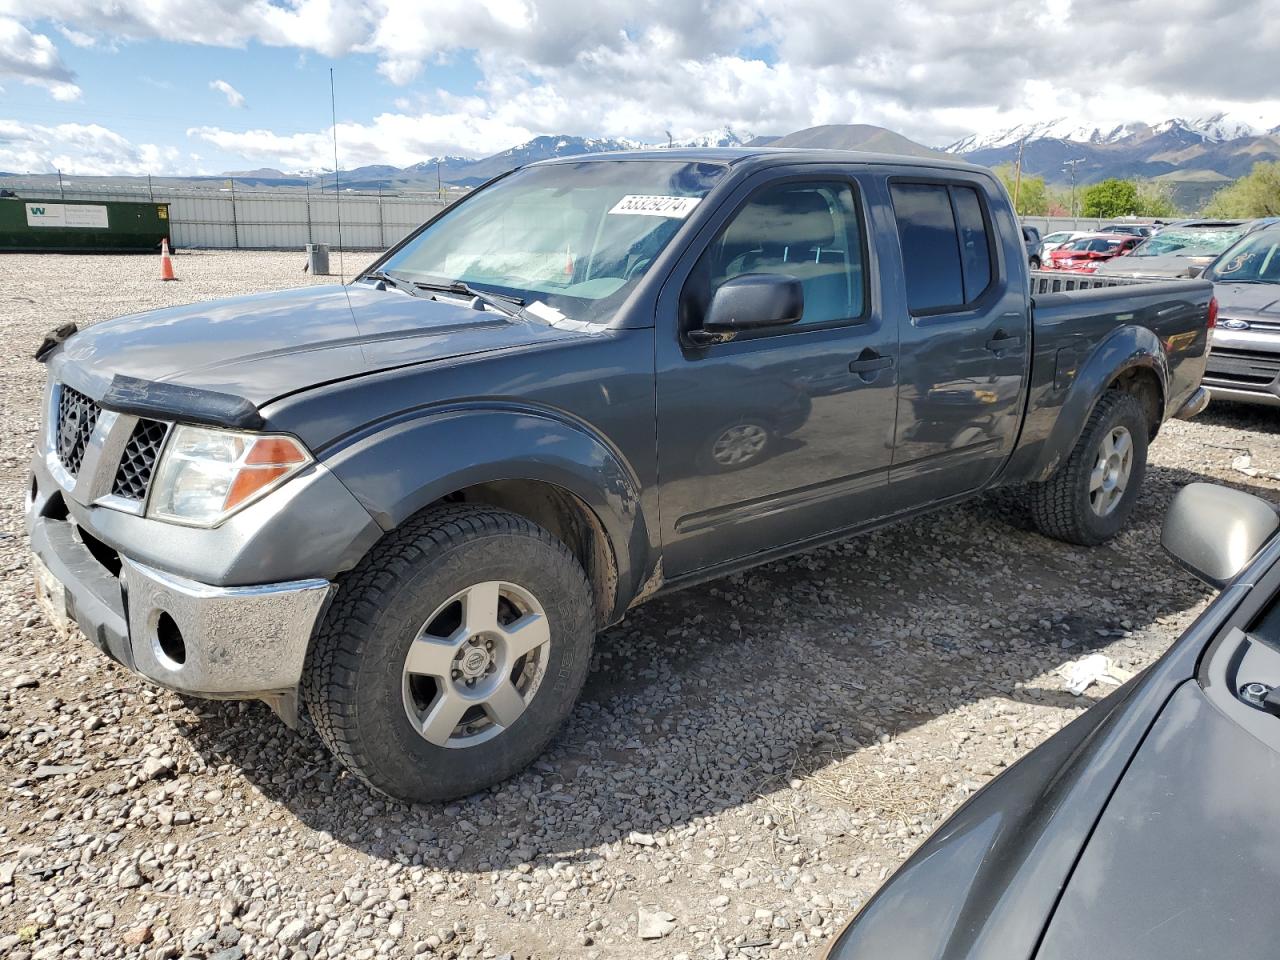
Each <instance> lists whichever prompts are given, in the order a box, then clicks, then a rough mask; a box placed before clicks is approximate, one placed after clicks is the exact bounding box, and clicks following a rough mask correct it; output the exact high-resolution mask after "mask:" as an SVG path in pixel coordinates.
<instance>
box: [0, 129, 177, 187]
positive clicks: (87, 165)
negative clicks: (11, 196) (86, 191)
mask: <svg viewBox="0 0 1280 960" xmlns="http://www.w3.org/2000/svg"><path fill="white" fill-rule="evenodd" d="M181 161H182V157H181V154H180V153H179V151H178V150H177V149H175V148H173V147H163V146H157V145H156V144H150V143H143V144H137V145H135V144H132V143H130V142H129V141H128V140H127V139H125V138H124V137H122V136H121V135H120V134H118V133H116V132H115V131H113V130H108V129H107V128H106V127H103V126H100V125H98V124H96V123H90V124H82V123H60V124H57V125H53V126H45V125H43V124H26V123H19V122H17V121H13V120H0V170H8V171H11V172H15V173H52V172H53V171H55V170H62V172H63V173H71V174H77V175H81V176H87V175H97V176H113V175H115V176H118V175H124V174H145V173H157V174H159V173H172V172H176V171H177V170H178V168H179V167H181V166H182V163H181ZM184 172H187V173H190V172H191V171H190V169H186V170H185V171H184Z"/></svg>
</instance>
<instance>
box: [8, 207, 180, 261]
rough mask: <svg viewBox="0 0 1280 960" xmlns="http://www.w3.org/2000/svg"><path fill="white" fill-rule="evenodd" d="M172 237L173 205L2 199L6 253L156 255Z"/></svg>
mask: <svg viewBox="0 0 1280 960" xmlns="http://www.w3.org/2000/svg"><path fill="white" fill-rule="evenodd" d="M167 236H169V204H167V203H151V202H146V203H139V202H136V201H132V200H37V199H32V198H30V197H16V198H3V199H0V251H6V252H17V251H21V252H26V253H41V252H49V253H92V252H96V251H102V252H104V253H134V252H136V253H154V252H156V251H157V250H159V249H160V241H161V240H163V239H164V238H165V237H167ZM170 246H172V243H171V244H170Z"/></svg>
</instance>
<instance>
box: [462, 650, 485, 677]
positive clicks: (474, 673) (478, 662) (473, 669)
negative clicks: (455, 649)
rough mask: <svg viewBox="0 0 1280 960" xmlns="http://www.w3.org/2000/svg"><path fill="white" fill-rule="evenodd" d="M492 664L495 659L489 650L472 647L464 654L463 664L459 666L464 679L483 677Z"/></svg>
mask: <svg viewBox="0 0 1280 960" xmlns="http://www.w3.org/2000/svg"><path fill="white" fill-rule="evenodd" d="M492 662H493V657H492V656H491V655H490V654H489V651H488V650H486V649H484V647H472V648H471V649H470V650H468V651H467V652H466V653H465V654H463V656H462V662H461V663H459V664H458V666H459V668H460V669H461V670H462V675H463V676H464V677H468V678H473V677H482V676H484V672H485V671H486V670H487V669H489V664H490V663H492Z"/></svg>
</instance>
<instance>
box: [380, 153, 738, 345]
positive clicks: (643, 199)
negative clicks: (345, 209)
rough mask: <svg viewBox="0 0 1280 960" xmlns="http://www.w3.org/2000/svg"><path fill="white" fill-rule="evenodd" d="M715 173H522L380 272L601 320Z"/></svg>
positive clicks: (690, 166) (445, 219) (619, 166)
mask: <svg viewBox="0 0 1280 960" xmlns="http://www.w3.org/2000/svg"><path fill="white" fill-rule="evenodd" d="M725 169H726V168H725V167H724V166H722V165H720V164H714V163H682V162H674V161H666V160H653V161H649V160H594V161H583V162H580V163H556V164H548V165H546V166H533V167H529V168H527V169H525V170H520V171H517V172H516V173H513V174H511V176H509V177H507V178H506V179H504V180H501V181H499V182H498V183H495V184H494V185H493V186H491V187H488V188H486V189H485V190H483V191H481V192H480V193H479V194H477V195H476V196H475V197H473V198H471V199H469V200H466V201H464V202H462V203H460V204H459V205H458V206H457V207H456V208H455V209H453V210H450V211H449V212H447V213H446V214H445V215H444V216H442V217H441V218H440V219H439V220H437V221H436V222H435V223H433V224H432V225H431V226H430V227H428V228H427V229H426V230H424V231H423V232H422V233H420V234H418V236H416V237H414V238H413V239H412V240H410V241H409V242H408V243H407V244H406V245H405V246H404V247H402V248H401V249H399V250H397V251H396V252H395V254H393V255H392V256H391V257H390V259H388V260H387V261H386V262H385V263H384V264H382V266H381V269H382V270H383V271H384V272H386V273H388V274H390V275H392V276H394V277H396V278H400V279H405V280H407V281H417V282H419V283H451V282H457V281H462V282H464V283H467V284H469V285H471V286H474V287H476V288H477V289H484V290H488V291H491V292H497V293H502V294H505V295H507V296H512V297H519V298H520V299H522V300H524V301H525V302H526V303H527V304H529V305H531V306H533V307H534V308H535V309H534V310H532V311H531V312H533V313H537V312H538V310H537V309H536V308H537V307H538V306H539V305H546V306H548V307H550V308H553V310H555V311H559V312H560V313H562V314H564V315H566V316H568V317H569V318H571V319H574V320H584V321H594V322H602V321H605V320H607V319H608V318H609V315H610V314H611V313H612V312H613V310H615V309H616V308H617V306H618V305H619V304H621V302H622V300H623V299H624V298H625V297H626V295H627V294H628V293H629V292H630V291H631V289H632V288H634V286H635V285H636V284H637V283H638V282H639V280H640V278H641V277H643V276H644V275H645V273H646V272H647V271H648V270H649V268H650V266H652V264H653V262H654V259H655V258H656V257H657V256H658V254H659V253H661V252H662V250H663V248H664V247H666V245H667V244H668V243H669V242H670V241H671V238H672V237H674V236H675V234H676V231H678V230H679V229H680V227H681V225H682V224H683V223H684V222H685V220H686V219H687V218H688V216H689V215H690V214H691V213H692V212H693V210H694V209H695V208H696V207H697V205H698V203H699V202H700V201H701V200H702V198H703V197H705V196H706V194H707V192H708V191H709V190H710V189H711V188H712V187H713V186H714V185H715V183H716V182H717V181H718V180H719V179H720V178H721V177H722V176H723V174H724V172H725ZM553 315H554V314H553Z"/></svg>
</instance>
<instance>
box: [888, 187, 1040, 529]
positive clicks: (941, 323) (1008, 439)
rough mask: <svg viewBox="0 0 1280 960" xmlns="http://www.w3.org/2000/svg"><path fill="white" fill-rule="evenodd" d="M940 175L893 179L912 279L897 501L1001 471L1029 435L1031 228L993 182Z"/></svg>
mask: <svg viewBox="0 0 1280 960" xmlns="http://www.w3.org/2000/svg"><path fill="white" fill-rule="evenodd" d="M936 173H938V174H943V175H941V176H935V175H934V174H935V171H929V175H928V176H927V177H923V178H922V177H920V176H919V173H918V172H916V173H915V174H914V175H909V174H905V173H904V175H902V176H891V177H890V179H889V183H888V187H889V195H890V199H891V206H892V210H893V217H894V221H895V224H896V228H897V235H898V241H899V242H898V250H899V253H900V256H901V259H902V277H903V284H904V288H903V299H902V301H901V306H900V309H901V310H902V313H903V315H902V316H901V317H900V318H899V321H900V329H901V340H900V350H901V360H900V363H901V373H900V375H899V376H900V385H899V390H898V416H897V428H896V437H895V443H894V454H893V465H892V469H891V471H890V477H889V481H890V486H891V488H892V493H893V501H894V505H895V508H897V509H910V508H913V507H917V506H922V505H925V504H928V503H931V502H933V501H936V500H940V499H944V498H946V497H950V496H954V495H957V494H961V493H964V492H966V491H969V490H974V489H976V488H978V487H980V486H982V485H983V484H984V483H986V482H987V481H988V480H990V479H991V478H992V477H993V476H994V475H995V473H996V471H998V470H999V469H1000V467H1001V465H1002V464H1003V463H1004V461H1005V460H1006V459H1007V458H1008V456H1009V454H1010V453H1011V452H1012V450H1013V445H1014V443H1015V441H1016V439H1017V435H1018V429H1019V426H1020V424H1021V418H1022V408H1023V392H1024V390H1025V389H1026V380H1027V363H1028V357H1029V356H1030V350H1029V346H1030V336H1031V329H1030V313H1029V311H1028V309H1027V304H1028V298H1027V289H1026V279H1025V277H1026V274H1025V271H1024V269H1023V267H1022V264H1021V256H1022V250H1021V244H1020V243H1019V242H1018V241H1019V240H1020V239H1021V233H1020V231H1019V228H1018V225H1017V223H1016V222H1015V221H1014V220H1013V218H1012V216H1011V215H1010V213H1009V209H1008V204H1007V202H1006V201H1004V199H1003V197H1002V196H1001V195H999V194H997V193H995V192H994V191H995V187H994V185H993V184H991V185H988V184H986V183H985V181H983V180H981V179H978V178H966V177H963V176H962V175H957V176H955V177H951V176H947V175H945V172H943V171H937V172H936ZM1002 237H1005V238H1009V242H1007V243H1002V242H1001V238H1002ZM1015 258H1017V259H1016V260H1015Z"/></svg>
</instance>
